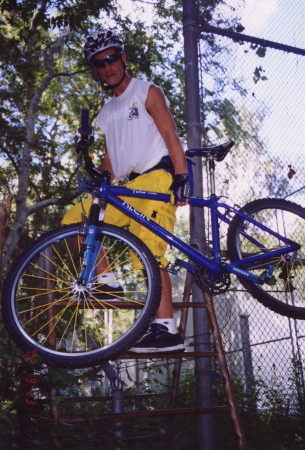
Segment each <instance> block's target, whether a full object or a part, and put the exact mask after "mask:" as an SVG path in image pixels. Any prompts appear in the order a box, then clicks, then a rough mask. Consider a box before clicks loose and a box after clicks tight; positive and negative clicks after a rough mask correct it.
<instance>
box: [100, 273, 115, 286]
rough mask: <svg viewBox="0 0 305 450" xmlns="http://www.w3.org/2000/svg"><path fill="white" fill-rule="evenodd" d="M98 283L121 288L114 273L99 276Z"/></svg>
mask: <svg viewBox="0 0 305 450" xmlns="http://www.w3.org/2000/svg"><path fill="white" fill-rule="evenodd" d="M97 282H98V283H101V284H102V283H103V284H107V285H108V286H111V287H113V288H117V287H120V284H119V283H118V282H117V281H116V280H115V275H114V273H113V272H105V273H103V274H102V275H99V276H98V277H97Z"/></svg>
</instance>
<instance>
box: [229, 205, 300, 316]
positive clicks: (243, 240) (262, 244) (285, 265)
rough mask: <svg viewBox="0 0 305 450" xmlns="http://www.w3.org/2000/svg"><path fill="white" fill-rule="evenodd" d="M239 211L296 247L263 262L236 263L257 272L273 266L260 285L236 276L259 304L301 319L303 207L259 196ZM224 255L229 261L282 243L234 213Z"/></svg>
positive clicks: (262, 272) (262, 271) (261, 273)
mask: <svg viewBox="0 0 305 450" xmlns="http://www.w3.org/2000/svg"><path fill="white" fill-rule="evenodd" d="M242 211H243V212H244V213H245V214H247V215H249V216H250V217H252V218H253V219H255V220H257V221H258V222H259V223H261V224H263V225H265V226H267V227H268V228H270V229H271V230H273V231H276V232H277V233H278V234H280V235H281V236H285V237H286V238H288V239H290V240H292V241H294V242H296V243H298V244H299V245H300V250H298V251H294V252H291V253H288V254H285V255H282V256H279V257H273V258H272V259H271V258H270V260H267V261H266V262H264V263H262V262H261V263H253V264H252V265H249V264H247V265H244V266H243V265H241V266H239V267H241V268H243V269H245V270H247V271H249V272H252V273H253V274H255V275H257V276H261V275H263V274H264V273H265V272H266V270H268V267H273V276H272V278H271V279H270V281H269V282H268V283H264V284H262V285H260V284H256V283H253V282H252V281H250V280H246V279H244V278H242V277H240V282H241V283H242V284H243V285H244V287H245V288H246V289H247V290H248V291H249V292H250V293H251V294H252V295H253V296H254V297H255V298H256V299H257V300H258V301H260V302H261V303H262V304H263V305H265V306H266V307H267V308H269V309H271V310H272V311H275V312H276V313H279V314H282V315H285V316H288V317H292V318H295V319H305V209H304V208H302V207H301V206H299V205H297V204H295V203H292V202H289V201H286V200H281V199H262V200H255V201H253V202H251V203H248V204H247V205H245V206H244V207H243V208H242ZM227 246H228V255H229V259H230V260H231V261H236V260H240V259H243V258H245V257H248V256H251V255H259V254H264V253H265V252H266V251H267V250H274V249H276V248H280V247H281V246H284V243H283V242H281V241H280V240H279V239H277V238H276V237H274V236H272V235H270V234H269V233H268V232H266V231H264V230H262V229H261V228H259V227H258V226H256V225H253V224H252V223H251V222H249V221H248V220H246V219H243V218H242V217H240V216H238V215H236V216H235V217H234V219H233V220H232V222H231V224H230V227H229V230H228V239H227Z"/></svg>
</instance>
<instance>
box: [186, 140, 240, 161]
mask: <svg viewBox="0 0 305 450" xmlns="http://www.w3.org/2000/svg"><path fill="white" fill-rule="evenodd" d="M233 145H234V142H233V141H229V142H225V143H224V144H220V145H216V146H215V147H198V148H190V149H189V150H187V151H186V152H185V154H186V156H189V157H190V158H191V157H192V156H202V157H204V158H209V159H214V160H215V161H218V162H220V161H223V160H224V159H225V157H226V156H227V154H228V153H229V151H230V149H231V148H232V147H233Z"/></svg>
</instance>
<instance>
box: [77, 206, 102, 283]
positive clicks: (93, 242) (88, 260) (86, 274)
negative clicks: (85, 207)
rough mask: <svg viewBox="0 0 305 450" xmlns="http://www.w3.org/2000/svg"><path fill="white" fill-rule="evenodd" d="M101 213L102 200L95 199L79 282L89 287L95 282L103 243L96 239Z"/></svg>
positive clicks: (86, 229)
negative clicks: (97, 262)
mask: <svg viewBox="0 0 305 450" xmlns="http://www.w3.org/2000/svg"><path fill="white" fill-rule="evenodd" d="M100 211H101V200H100V199H99V198H94V199H93V201H92V205H91V208H90V213H89V218H88V224H87V226H86V228H85V231H84V235H85V240H84V243H83V252H82V253H83V262H82V268H81V271H80V273H79V276H78V279H77V282H78V283H79V284H81V285H86V286H88V284H89V283H93V282H94V280H95V272H96V261H97V260H98V254H99V250H100V247H101V243H100V242H99V241H98V240H97V239H96V237H97V232H98V221H99V215H100Z"/></svg>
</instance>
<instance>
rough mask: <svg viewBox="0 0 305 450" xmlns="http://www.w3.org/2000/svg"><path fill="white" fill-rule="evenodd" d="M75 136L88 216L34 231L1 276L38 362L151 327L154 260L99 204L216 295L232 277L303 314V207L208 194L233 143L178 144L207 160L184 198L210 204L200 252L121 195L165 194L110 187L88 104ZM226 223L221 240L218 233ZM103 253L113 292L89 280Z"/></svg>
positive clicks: (265, 299)
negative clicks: (96, 152) (159, 242)
mask: <svg viewBox="0 0 305 450" xmlns="http://www.w3.org/2000/svg"><path fill="white" fill-rule="evenodd" d="M80 134H81V137H80V140H79V142H78V145H77V149H78V151H79V155H80V159H82V158H84V162H85V168H86V169H87V171H88V172H89V173H90V175H91V178H90V179H89V180H80V182H81V188H82V191H85V192H89V193H90V194H91V195H92V196H93V202H92V206H91V210H90V214H89V217H88V219H87V220H85V221H84V223H82V224H74V225H68V226H65V227H61V228H58V229H56V230H52V231H50V232H48V233H46V234H45V235H43V236H41V237H40V238H39V239H37V241H36V242H34V243H33V244H32V245H31V246H30V247H29V248H28V249H27V250H25V251H24V252H23V253H22V254H21V256H19V258H18V259H17V261H16V262H15V264H14V265H13V267H12V269H11V271H10V273H9V274H8V277H7V279H6V282H5V286H4V290H3V298H2V307H3V317H4V320H5V323H6V326H7V329H8V331H9V332H10V334H11V336H12V337H13V339H14V340H15V341H16V343H17V344H18V345H19V346H20V347H21V348H22V349H24V350H31V351H37V352H38V353H39V355H40V356H41V358H42V360H43V361H45V362H46V363H48V364H53V365H55V366H58V367H67V368H69V367H70V368H72V367H73V368H77V367H88V366H94V365H97V364H101V363H103V362H104V361H108V360H111V359H114V358H115V357H117V356H118V355H120V354H122V353H123V352H124V351H126V350H128V348H129V347H131V346H132V345H133V344H134V343H135V342H136V341H137V340H138V339H139V338H140V337H141V336H142V335H143V334H144V332H145V331H146V329H147V327H148V326H149V323H150V321H151V318H152V317H153V316H154V315H155V312H156V310H157V308H158V305H159V302H160V295H161V278H160V272H159V266H158V264H157V262H156V260H155V258H154V257H153V255H152V253H151V252H150V250H149V249H148V248H147V247H146V245H145V243H144V242H142V241H140V240H139V239H138V238H137V237H136V236H134V235H132V234H131V233H130V232H128V231H127V230H125V229H122V228H118V227H116V226H112V225H107V224H105V223H103V222H100V220H99V217H100V211H101V209H102V208H105V206H106V204H107V202H109V203H111V204H112V205H114V206H116V207H117V208H118V209H120V210H121V211H123V212H125V213H126V214H127V215H129V216H131V217H132V218H133V219H135V220H136V221H138V222H140V223H141V224H142V225H144V226H145V227H147V228H148V229H149V230H152V231H153V232H154V233H155V234H157V235H158V236H160V237H162V238H163V239H164V240H165V241H166V242H168V243H169V244H170V245H171V246H172V247H175V248H177V249H178V250H180V252H182V253H183V254H184V255H185V259H182V258H177V260H176V261H175V264H174V266H175V270H178V269H180V268H184V269H186V270H188V271H190V272H192V273H193V275H194V280H195V282H196V283H197V284H198V285H199V286H200V288H201V289H203V290H205V291H209V292H211V293H212V294H214V295H217V294H220V293H223V292H225V291H226V290H228V289H229V288H230V276H231V275H236V276H237V277H238V278H239V280H240V282H241V283H242V285H243V286H244V287H245V288H246V289H247V290H248V291H249V292H250V293H251V294H252V295H253V296H254V297H255V298H256V299H257V300H258V301H259V302H261V303H262V304H263V305H265V306H266V307H268V308H270V309H271V310H273V311H275V312H277V313H279V314H282V315H286V316H288V317H291V318H295V319H304V318H305V299H304V294H305V257H304V250H303V249H304V248H305V247H304V246H305V237H304V236H305V234H304V224H305V222H304V219H305V210H304V209H303V208H302V207H301V206H299V205H296V204H295V203H292V202H289V201H286V200H281V199H261V200H255V201H253V202H251V203H248V204H247V205H246V206H244V207H243V208H241V209H240V210H237V209H236V208H234V207H232V206H229V205H227V204H225V203H223V202H222V199H221V197H218V196H217V195H216V193H215V173H214V172H215V161H222V160H223V159H224V158H225V156H226V155H227V153H228V152H229V150H230V149H231V147H232V145H233V143H232V142H230V143H228V144H223V145H220V146H216V147H211V148H197V149H191V150H188V151H187V152H186V153H187V156H188V158H192V157H194V156H202V157H204V158H207V161H208V167H209V176H210V186H211V192H210V195H209V196H208V197H207V198H201V197H194V196H191V197H190V198H189V204H190V205H191V206H193V207H198V208H203V207H205V208H207V209H208V210H209V211H210V223H211V230H212V239H211V241H207V242H206V245H205V247H206V248H205V251H204V253H205V254H203V253H201V252H199V251H198V250H196V249H195V248H192V247H191V246H190V245H188V244H186V243H185V242H183V241H182V240H181V239H178V238H177V237H176V236H174V235H172V234H170V233H169V232H167V231H166V230H165V229H163V228H162V227H160V226H159V225H158V224H157V223H156V222H154V220H153V219H152V218H149V217H146V216H144V215H143V214H141V213H139V212H138V211H137V210H135V209H134V208H133V207H132V206H130V205H129V204H128V203H127V202H126V197H138V198H150V199H154V200H160V201H163V202H169V201H170V195H169V194H158V193H155V192H146V191H135V190H131V189H128V188H127V187H122V186H111V185H110V183H109V174H108V173H106V172H100V171H99V170H97V169H96V168H95V167H94V165H93V163H92V160H91V159H90V157H89V155H88V148H89V145H90V144H91V143H92V136H90V134H91V129H90V127H89V123H88V114H87V112H85V113H84V114H83V120H82V124H81V128H80ZM189 166H190V168H191V164H190V165H189ZM122 196H123V197H124V200H122V199H121V197H122ZM232 216H233V218H231V217H232ZM224 225H225V226H226V227H228V230H227V244H226V245H222V244H221V239H220V231H219V230H220V228H222V227H223V226H224ZM101 258H106V260H107V266H108V267H109V268H110V269H111V271H112V272H113V273H114V278H115V281H116V282H118V283H119V286H120V288H119V289H118V290H117V292H116V291H115V290H114V291H113V290H112V291H111V292H108V291H107V289H106V285H105V286H104V285H103V284H101V283H98V282H97V275H98V274H97V270H96V268H97V266H98V264H99V263H100V262H101V261H100V259H101Z"/></svg>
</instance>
